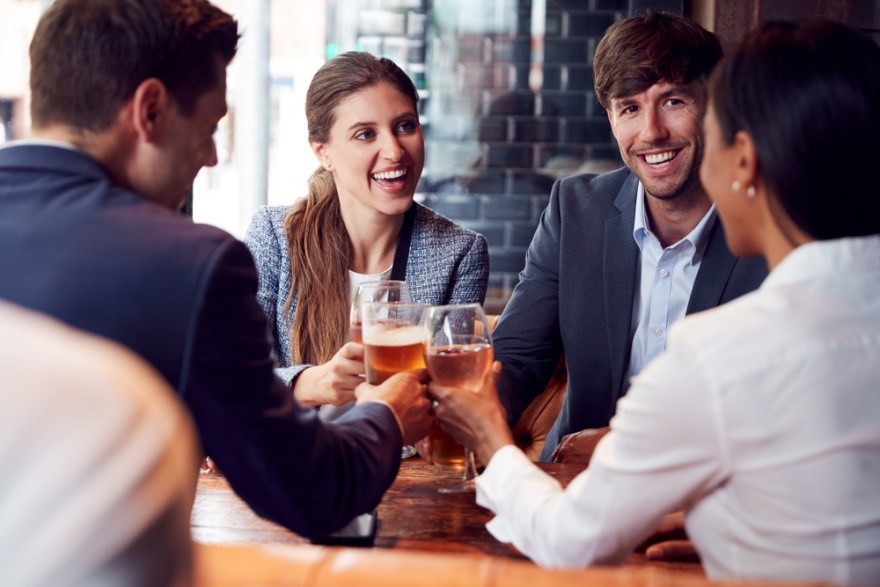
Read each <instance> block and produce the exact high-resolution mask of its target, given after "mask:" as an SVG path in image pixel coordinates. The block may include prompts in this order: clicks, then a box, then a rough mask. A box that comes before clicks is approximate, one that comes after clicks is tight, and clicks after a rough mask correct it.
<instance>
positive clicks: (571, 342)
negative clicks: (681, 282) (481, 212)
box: [493, 168, 767, 460]
mask: <svg viewBox="0 0 880 587" xmlns="http://www.w3.org/2000/svg"><path fill="white" fill-rule="evenodd" d="M637 191H638V179H637V178H636V177H635V176H634V175H633V174H632V173H631V172H630V171H629V169H627V168H623V169H619V170H617V171H612V172H610V173H606V174H603V175H598V176H595V175H577V176H574V177H569V178H566V179H563V180H560V181H558V182H556V184H555V185H554V186H553V191H552V194H551V196H550V203H549V204H548V205H547V209H546V210H545V211H544V213H543V215H542V216H541V221H540V223H539V225H538V229H537V231H536V232H535V236H534V238H533V239H532V244H531V245H530V246H529V250H528V253H527V254H526V265H525V268H524V269H523V271H522V273H520V281H519V283H518V284H517V286H516V288H515V289H514V291H513V295H512V296H511V298H510V301H509V302H508V304H507V306H506V307H505V309H504V312H503V314H502V316H501V319H500V321H499V323H498V325H497V327H496V329H495V332H494V335H493V339H494V343H495V357H496V359H498V360H499V361H501V362H502V363H503V365H504V370H503V372H502V375H501V379H500V381H499V395H500V397H501V401H502V403H504V405H505V407H506V408H507V412H508V419H509V422H510V424H511V425H513V424H515V423H516V422H517V420H518V419H519V417H520V416H521V415H522V412H523V411H524V410H525V409H526V407H528V405H529V403H530V402H531V401H532V400H533V399H534V398H535V397H537V396H538V394H540V392H541V391H542V390H543V389H544V387H545V386H546V385H547V382H548V380H549V379H550V376H551V375H552V373H553V370H554V368H555V366H556V364H557V362H558V360H559V357H560V355H561V354H562V353H563V352H565V356H566V361H567V366H568V376H569V379H568V389H567V392H566V396H565V402H564V404H563V406H562V410H561V411H560V414H559V416H558V418H557V419H556V422H555V423H554V425H553V428H552V430H551V431H550V434H549V436H548V438H547V442H546V444H545V446H544V452H543V453H542V455H541V459H542V460H548V459H549V458H550V455H551V453H552V451H553V449H554V448H555V447H556V445H557V444H558V442H559V440H560V438H561V437H562V436H564V435H566V434H570V433H572V432H577V431H580V430H584V429H587V428H598V427H603V426H607V425H608V423H609V421H610V420H611V416H613V415H614V411H615V409H616V406H617V400H618V399H620V397H622V396H623V395H624V394H625V393H626V390H627V388H628V387H629V378H628V376H627V370H628V367H629V356H630V350H631V346H632V337H633V333H632V332H631V324H630V322H631V318H632V306H633V300H634V297H635V296H636V295H637V288H636V286H637V284H636V275H637V274H638V263H639V249H638V246H637V245H636V243H635V240H634V239H633V222H634V219H635V206H636V194H637ZM766 275H767V266H766V264H765V263H764V260H763V259H758V258H754V259H745V260H738V259H736V258H735V257H734V256H733V255H731V253H730V252H729V251H728V250H727V245H726V244H725V242H724V230H723V228H722V226H721V223H720V222H715V225H714V228H713V229H712V233H711V235H710V237H709V242H708V244H707V246H706V252H705V256H704V257H703V260H702V262H701V264H700V269H699V272H698V273H697V278H696V281H695V282H694V288H693V290H692V291H691V297H690V301H689V303H688V307H687V313H689V314H690V313H692V312H697V311H699V310H705V309H706V308H711V307H713V306H717V305H718V304H721V303H724V302H726V301H728V300H732V299H734V298H736V297H738V296H741V295H742V294H744V293H748V292H750V291H752V290H754V289H755V288H757V287H758V285H760V283H761V281H763V279H764V277H765V276H766Z"/></svg>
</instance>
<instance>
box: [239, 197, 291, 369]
mask: <svg viewBox="0 0 880 587" xmlns="http://www.w3.org/2000/svg"><path fill="white" fill-rule="evenodd" d="M244 243H245V245H247V248H248V250H249V251H250V253H251V256H252V257H253V259H254V264H255V265H256V268H257V274H258V276H259V282H258V287H257V303H258V304H259V305H260V308H262V310H263V313H264V314H265V315H266V321H267V322H268V325H269V328H270V329H271V330H268V332H269V334H270V335H271V336H272V344H273V349H274V351H275V354H276V355H277V356H278V357H279V358H280V357H282V352H281V348H280V347H279V344H278V340H279V338H278V337H279V336H280V335H282V334H285V333H281V332H278V329H277V327H276V326H275V325H276V324H277V318H278V316H277V310H276V308H278V301H279V300H278V290H279V287H280V285H279V284H280V281H281V271H282V265H283V263H284V256H283V255H282V252H281V247H282V243H280V242H279V241H278V238H277V237H276V236H275V231H274V230H273V228H272V219H271V217H270V216H269V209H268V208H267V207H265V206H263V207H261V208H258V209H257V211H256V212H255V213H254V217H253V218H252V219H251V223H250V226H248V229H247V233H246V234H245V237H244ZM282 302H283V300H282Z"/></svg>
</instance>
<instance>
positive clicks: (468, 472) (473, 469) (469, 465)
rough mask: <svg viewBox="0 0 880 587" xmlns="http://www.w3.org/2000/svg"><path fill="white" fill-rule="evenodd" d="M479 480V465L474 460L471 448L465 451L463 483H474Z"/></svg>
mask: <svg viewBox="0 0 880 587" xmlns="http://www.w3.org/2000/svg"><path fill="white" fill-rule="evenodd" d="M476 478H477V463H476V461H475V459H474V451H472V450H471V449H469V448H466V449H464V474H463V475H462V481H464V482H465V483H467V482H469V481H473V480H474V479H476Z"/></svg>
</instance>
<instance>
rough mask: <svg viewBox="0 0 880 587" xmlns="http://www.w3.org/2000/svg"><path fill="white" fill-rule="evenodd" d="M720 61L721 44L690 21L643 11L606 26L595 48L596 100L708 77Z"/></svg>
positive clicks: (605, 105) (604, 102)
mask: <svg viewBox="0 0 880 587" xmlns="http://www.w3.org/2000/svg"><path fill="white" fill-rule="evenodd" d="M719 59H721V43H720V42H719V41H718V37H716V36H715V35H714V34H713V33H710V32H709V31H707V30H706V29H704V28H703V27H701V26H700V25H698V24H697V23H695V22H694V21H692V20H690V19H688V18H685V17H683V16H680V15H678V14H673V13H670V12H654V11H653V10H646V11H645V12H644V13H643V14H640V15H636V16H631V17H629V18H625V19H623V20H621V21H618V22H616V23H614V24H613V25H611V26H610V27H608V30H607V31H605V35H604V36H603V37H602V39H601V40H600V41H599V44H598V45H597V46H596V53H595V55H594V57H593V78H594V89H595V91H596V98H597V99H598V100H599V103H600V104H602V107H603V108H605V109H606V110H608V109H609V107H610V105H611V100H612V99H614V98H620V97H624V96H632V95H633V94H638V93H640V92H644V91H645V90H647V89H648V88H650V87H651V86H653V85H654V84H656V83H657V82H660V81H666V82H669V83H674V84H689V83H691V82H692V81H694V80H696V79H699V78H708V76H709V74H710V73H711V72H712V68H713V67H714V66H715V64H716V63H718V60H719Z"/></svg>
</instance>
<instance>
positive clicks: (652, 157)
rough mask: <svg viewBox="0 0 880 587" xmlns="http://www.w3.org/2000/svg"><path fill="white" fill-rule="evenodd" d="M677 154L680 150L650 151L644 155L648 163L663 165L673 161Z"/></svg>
mask: <svg viewBox="0 0 880 587" xmlns="http://www.w3.org/2000/svg"><path fill="white" fill-rule="evenodd" d="M677 155H678V151H663V152H662V153H648V154H646V155H644V158H645V163H647V164H648V165H662V164H663V163H666V162H667V161H672V160H673V159H675V157H676V156H677Z"/></svg>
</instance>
